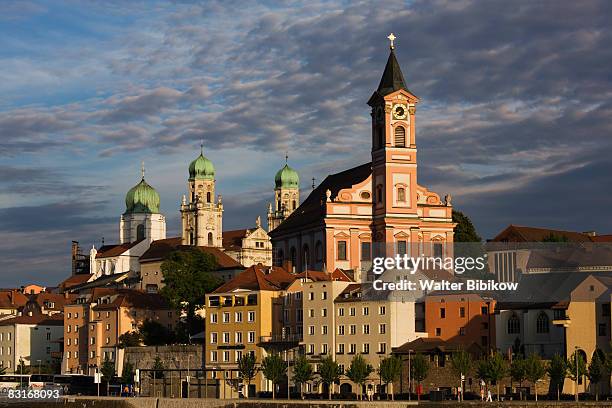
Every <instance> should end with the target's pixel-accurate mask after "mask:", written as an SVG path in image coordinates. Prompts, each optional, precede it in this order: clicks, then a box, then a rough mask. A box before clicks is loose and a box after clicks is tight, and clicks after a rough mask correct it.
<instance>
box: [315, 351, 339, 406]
mask: <svg viewBox="0 0 612 408" xmlns="http://www.w3.org/2000/svg"><path fill="white" fill-rule="evenodd" d="M319 375H320V376H321V381H322V382H323V384H327V386H328V391H327V393H328V398H329V399H330V400H331V397H332V391H333V389H334V383H336V382H337V381H339V380H340V376H341V375H342V368H341V367H340V366H339V365H338V363H336V362H335V361H334V359H333V358H332V357H331V356H327V357H325V358H324V359H323V360H321V364H319Z"/></svg>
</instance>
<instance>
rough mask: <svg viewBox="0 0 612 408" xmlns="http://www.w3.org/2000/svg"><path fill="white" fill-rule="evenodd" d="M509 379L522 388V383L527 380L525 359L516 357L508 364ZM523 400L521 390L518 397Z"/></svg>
mask: <svg viewBox="0 0 612 408" xmlns="http://www.w3.org/2000/svg"><path fill="white" fill-rule="evenodd" d="M510 378H512V381H516V382H518V383H519V386H520V387H522V386H523V381H525V379H526V378H527V366H526V362H525V359H523V358H520V357H517V358H514V359H513V360H512V363H510ZM519 398H520V399H521V400H522V399H523V391H522V390H521V393H520V397H519Z"/></svg>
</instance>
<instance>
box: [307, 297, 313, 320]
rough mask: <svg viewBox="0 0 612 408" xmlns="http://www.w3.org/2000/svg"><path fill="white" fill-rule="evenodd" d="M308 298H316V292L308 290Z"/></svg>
mask: <svg viewBox="0 0 612 408" xmlns="http://www.w3.org/2000/svg"><path fill="white" fill-rule="evenodd" d="M308 300H314V292H308ZM311 317H312V316H311Z"/></svg>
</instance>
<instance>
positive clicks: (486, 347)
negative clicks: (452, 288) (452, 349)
mask: <svg viewBox="0 0 612 408" xmlns="http://www.w3.org/2000/svg"><path fill="white" fill-rule="evenodd" d="M495 304H496V302H495V300H494V299H493V298H492V297H490V296H487V295H485V294H483V293H469V292H466V293H457V292H432V293H429V294H427V295H426V296H425V302H424V305H425V331H426V332H427V336H428V337H429V338H436V339H440V340H442V341H443V342H448V344H453V345H456V346H458V347H463V348H464V349H465V350H467V349H474V345H476V348H480V350H481V351H482V353H484V354H486V352H488V351H490V350H493V349H495V348H496V342H495Z"/></svg>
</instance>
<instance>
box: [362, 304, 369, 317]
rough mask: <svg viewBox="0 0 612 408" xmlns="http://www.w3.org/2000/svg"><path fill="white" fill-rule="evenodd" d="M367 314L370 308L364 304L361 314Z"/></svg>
mask: <svg viewBox="0 0 612 408" xmlns="http://www.w3.org/2000/svg"><path fill="white" fill-rule="evenodd" d="M369 314H370V308H369V307H367V306H365V307H364V308H363V315H364V316H368V315H369Z"/></svg>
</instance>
